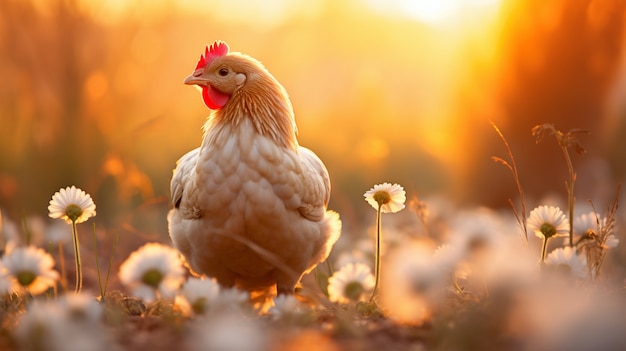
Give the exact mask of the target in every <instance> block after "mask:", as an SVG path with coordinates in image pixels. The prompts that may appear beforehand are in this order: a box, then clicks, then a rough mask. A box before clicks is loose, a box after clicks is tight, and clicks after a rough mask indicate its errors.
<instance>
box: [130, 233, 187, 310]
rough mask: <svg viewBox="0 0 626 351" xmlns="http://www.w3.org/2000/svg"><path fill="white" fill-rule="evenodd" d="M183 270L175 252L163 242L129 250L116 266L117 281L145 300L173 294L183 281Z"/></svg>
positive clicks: (172, 295)
mask: <svg viewBox="0 0 626 351" xmlns="http://www.w3.org/2000/svg"><path fill="white" fill-rule="evenodd" d="M184 273H185V272H184V270H183V266H182V264H181V261H180V258H179V256H178V251H176V249H174V248H171V247H169V246H166V245H162V244H158V243H148V244H145V245H144V246H142V247H140V248H139V249H137V250H136V251H135V252H133V253H131V254H130V256H129V257H128V258H127V259H126V261H124V263H122V265H121V267H120V272H119V277H120V281H121V282H122V283H123V284H124V285H126V286H128V287H129V288H131V289H132V291H133V295H135V296H137V297H140V298H143V299H144V300H146V301H147V302H151V301H153V300H155V299H156V298H157V297H158V296H157V295H160V296H161V297H164V298H171V297H174V296H175V294H176V290H178V288H179V287H180V285H181V284H182V283H183V282H184V280H185V277H184Z"/></svg>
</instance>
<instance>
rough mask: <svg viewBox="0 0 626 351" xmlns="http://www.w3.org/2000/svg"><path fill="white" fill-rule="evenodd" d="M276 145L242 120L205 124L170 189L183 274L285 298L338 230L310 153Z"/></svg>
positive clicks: (323, 178)
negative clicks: (192, 273)
mask: <svg viewBox="0 0 626 351" xmlns="http://www.w3.org/2000/svg"><path fill="white" fill-rule="evenodd" d="M296 150H297V151H294V150H292V149H290V148H287V147H284V146H279V145H278V144H276V143H275V142H274V141H273V140H272V139H270V138H268V137H266V136H263V135H261V134H259V133H258V132H257V130H256V129H255V127H254V126H253V124H252V122H251V121H250V119H248V118H242V119H240V123H238V124H236V125H235V124H227V123H226V124H217V125H211V124H210V122H209V125H208V126H207V128H206V133H205V136H204V139H203V142H202V145H201V147H199V148H197V149H195V150H192V151H190V152H189V153H187V154H186V155H185V156H183V157H182V158H181V159H180V160H179V162H178V165H177V167H176V169H175V171H174V175H173V178H172V182H171V190H172V202H173V203H174V205H175V208H174V209H172V210H171V211H170V212H169V214H168V222H169V232H170V236H171V238H172V241H173V243H174V245H175V246H176V247H177V248H178V249H179V250H180V251H181V252H182V253H183V255H184V256H185V258H186V260H187V263H188V265H189V266H190V268H191V269H192V270H193V271H195V272H197V273H200V274H205V275H207V276H210V277H215V278H217V279H218V281H219V282H220V283H221V284H222V285H226V286H233V285H235V284H237V285H240V286H243V287H245V288H247V289H249V290H254V289H262V288H267V287H270V286H273V285H274V284H277V287H278V291H279V292H293V288H294V287H295V285H296V283H297V282H298V281H299V280H300V278H301V276H302V275H303V274H304V273H306V272H308V271H309V270H311V269H312V268H313V267H315V266H316V265H317V264H318V263H320V262H321V261H323V260H325V259H326V258H327V257H328V254H329V252H330V249H331V248H332V246H333V244H334V243H335V241H336V240H337V239H338V237H339V235H340V231H341V221H340V220H339V215H338V214H337V213H335V212H332V211H327V210H326V206H327V203H328V200H329V196H330V181H329V176H328V172H327V170H326V168H325V166H324V164H323V163H322V162H321V161H320V159H319V158H318V157H317V156H316V155H315V154H314V153H313V152H312V151H310V150H308V149H306V148H303V147H299V146H298V147H297V149H296Z"/></svg>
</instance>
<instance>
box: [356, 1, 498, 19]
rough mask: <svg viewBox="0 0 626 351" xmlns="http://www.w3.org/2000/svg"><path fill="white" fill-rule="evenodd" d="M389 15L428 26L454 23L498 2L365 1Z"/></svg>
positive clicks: (494, 5)
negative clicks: (403, 17) (413, 20)
mask: <svg viewBox="0 0 626 351" xmlns="http://www.w3.org/2000/svg"><path fill="white" fill-rule="evenodd" d="M366 1H367V2H368V3H369V5H370V6H372V7H374V8H376V9H377V10H380V11H382V12H387V13H389V14H390V15H393V16H397V15H404V16H407V17H410V18H414V19H417V20H418V21H421V22H424V23H426V24H430V25H440V24H444V23H446V22H449V21H456V20H458V19H459V18H462V17H464V16H466V15H468V14H469V13H473V12H476V11H480V12H482V11H483V10H487V9H489V8H495V7H496V5H497V4H498V3H499V0H389V1H380V0H366Z"/></svg>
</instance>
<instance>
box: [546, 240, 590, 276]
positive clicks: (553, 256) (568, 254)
mask: <svg viewBox="0 0 626 351" xmlns="http://www.w3.org/2000/svg"><path fill="white" fill-rule="evenodd" d="M546 266H547V267H548V268H551V269H553V270H555V271H557V272H558V273H561V274H564V275H566V276H572V277H574V278H579V279H585V278H586V277H587V272H588V269H587V258H586V257H585V256H584V255H577V254H576V251H575V250H574V249H572V248H571V247H570V246H566V247H562V248H558V249H555V250H553V251H552V252H550V254H548V257H547V258H546Z"/></svg>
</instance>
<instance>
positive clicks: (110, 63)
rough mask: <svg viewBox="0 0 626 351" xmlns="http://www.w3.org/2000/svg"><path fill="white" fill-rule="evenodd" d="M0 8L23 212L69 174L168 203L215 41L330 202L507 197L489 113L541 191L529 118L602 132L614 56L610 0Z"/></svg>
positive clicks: (15, 192) (32, 4) (609, 125)
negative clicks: (240, 56)
mask: <svg viewBox="0 0 626 351" xmlns="http://www.w3.org/2000/svg"><path fill="white" fill-rule="evenodd" d="M2 6H4V10H5V11H3V13H4V15H2V14H0V21H2V24H1V25H0V62H1V63H3V65H2V66H0V74H2V75H3V76H4V77H6V78H5V79H7V80H8V81H10V82H11V83H12V84H6V85H5V86H3V87H1V88H0V89H1V91H0V93H2V95H1V96H0V113H1V114H0V119H1V122H2V125H3V126H4V128H3V130H1V131H0V147H1V148H2V151H1V152H2V155H1V156H2V159H3V162H2V164H1V165H0V200H1V201H0V207H2V206H3V205H5V206H6V204H8V203H12V201H18V202H19V207H21V208H25V209H32V208H34V207H35V206H34V205H31V203H37V202H40V201H43V200H44V199H45V198H47V197H48V196H49V194H51V193H53V192H54V191H56V190H58V188H59V187H61V186H67V185H68V184H69V183H70V182H71V183H76V185H77V186H81V187H82V188H84V189H85V190H88V191H89V190H90V188H91V189H92V190H91V191H90V192H92V193H97V192H98V191H103V192H105V191H104V190H102V189H105V188H107V187H109V186H112V185H111V184H113V185H114V186H115V189H116V191H119V192H120V195H119V197H120V198H121V200H123V201H134V200H132V199H135V198H137V197H139V198H143V199H145V198H149V197H151V196H169V178H170V176H171V169H172V168H173V167H174V164H175V162H176V160H177V159H178V157H180V156H181V155H183V154H184V153H185V152H186V151H188V150H190V149H192V148H195V147H197V146H198V145H199V143H200V137H201V131H200V127H201V125H202V124H203V121H204V119H205V118H206V116H207V115H208V111H207V110H206V108H205V107H204V104H203V103H202V101H201V98H200V95H199V93H198V92H197V91H196V90H195V89H193V88H191V87H188V86H185V85H183V84H182V80H183V78H184V77H185V76H187V75H188V74H189V73H190V72H191V71H192V70H193V68H194V67H195V63H196V61H197V58H198V56H199V55H200V53H201V52H202V50H203V48H204V46H205V45H206V44H208V43H211V42H213V41H214V40H217V39H221V40H225V41H227V42H228V44H229V45H230V47H231V49H232V50H233V51H241V52H244V53H247V54H249V55H251V56H254V57H256V58H257V59H259V60H261V61H262V62H263V63H264V64H265V66H266V67H267V68H268V70H269V71H270V72H272V73H273V74H274V75H275V76H276V78H277V79H278V80H279V81H280V82H281V83H282V84H283V85H284V86H285V88H286V89H287V91H288V92H289V94H290V97H291V99H292V103H293V105H294V109H295V112H296V121H297V123H298V127H299V140H300V144H302V145H304V146H307V147H309V148H311V149H313V150H314V151H316V152H317V153H318V154H319V155H320V157H321V158H322V159H323V160H324V162H325V163H326V165H327V167H328V168H329V171H330V173H331V178H332V180H333V187H334V191H333V200H332V201H335V202H336V205H337V206H346V207H348V206H349V205H350V204H352V203H354V202H360V201H361V199H360V196H361V194H362V193H363V192H364V191H365V190H367V189H368V188H369V187H371V186H372V185H373V184H376V183H380V182H384V181H389V182H400V183H402V184H403V185H405V187H407V189H408V190H409V192H411V191H414V192H418V193H420V194H423V193H433V192H447V193H452V194H453V195H454V196H458V197H460V198H462V197H463V196H465V197H467V196H470V197H471V196H476V194H474V193H475V192H476V189H480V188H481V186H482V187H484V186H485V184H487V185H488V186H495V188H496V189H498V191H496V192H497V193H498V194H504V195H499V198H498V199H497V200H494V201H500V200H501V198H503V197H505V196H512V195H514V194H509V193H508V192H509V191H511V190H513V189H514V188H513V187H512V185H513V184H512V181H511V179H509V178H507V177H508V174H507V173H506V170H503V169H501V167H500V166H498V165H494V164H492V162H491V156H493V155H498V156H503V153H504V149H503V147H502V145H501V143H500V142H499V140H498V138H497V136H496V135H495V133H494V132H493V131H492V130H491V129H490V128H491V127H490V125H489V122H490V121H494V122H496V123H497V124H498V125H499V126H500V127H501V128H502V130H503V131H504V133H505V134H506V135H510V136H511V138H512V142H513V144H514V145H516V147H517V148H518V150H521V151H519V152H520V153H522V154H521V155H520V162H521V163H522V164H523V165H526V168H527V169H528V171H527V172H528V175H527V176H528V179H529V182H530V183H531V184H535V183H533V182H536V183H537V184H539V183H541V182H540V181H539V180H537V181H534V180H533V178H532V177H533V176H534V174H535V173H536V172H534V171H533V169H534V167H536V166H537V165H533V163H532V162H533V159H534V158H537V156H536V155H535V156H532V155H531V154H529V155H528V156H527V155H525V154H523V153H525V152H527V150H531V151H528V152H538V149H530V147H531V146H532V147H535V145H534V142H533V140H532V139H531V138H530V137H529V135H530V128H531V127H532V126H533V125H534V124H537V123H544V122H553V123H557V124H559V126H562V128H563V129H565V130H567V129H569V128H575V127H580V128H595V127H596V126H597V127H598V130H597V132H598V133H596V134H598V135H602V133H603V131H605V130H607V129H608V130H617V129H616V127H615V126H617V124H615V122H614V121H615V119H611V118H612V117H610V116H608V115H609V114H610V113H609V112H607V111H609V110H610V109H608V108H606V101H607V99H608V97H609V96H620V94H619V89H617V88H615V87H616V86H617V87H619V85H618V84H617V83H618V82H619V81H620V78H619V77H620V74H622V73H621V72H623V69H622V68H621V67H623V66H625V65H624V64H623V61H624V60H622V59H621V57H622V56H621V47H622V46H623V45H622V42H623V32H624V31H623V25H624V20H623V17H624V16H621V17H620V14H622V15H623V13H624V7H625V6H624V4H622V2H621V1H618V0H581V1H579V2H576V3H575V4H572V3H570V2H568V1H565V0H552V1H540V0H528V1H521V0H500V1H498V0H437V1H430V0H348V1H333V0H306V1H305V0H300V1H290V0H266V1H245V0H74V1H65V0H58V1H56V0H55V1H48V0H46V1H44V0H31V1H23V0H8V1H6V2H5V3H4V4H3V5H2ZM616 92H617V93H616ZM615 101H617V103H614V104H613V106H614V107H615V106H617V110H619V106H620V105H619V101H621V100H620V99H619V98H617V99H615V98H614V100H613V102H615ZM589 116H594V117H595V118H596V121H599V122H598V123H595V124H590V123H589V121H590V119H589ZM607 116H608V117H607ZM604 139H605V140H611V138H604ZM607 145H608V144H606V143H605V144H602V143H600V144H598V145H596V146H598V147H607ZM609 146H610V145H609ZM67 150H75V151H77V152H74V153H69V154H68V153H67V152H68V151H67ZM603 150H604V151H603V152H604V155H609V154H610V153H607V152H606V149H603ZM550 151H555V150H550ZM544 154H552V152H549V153H545V152H544ZM554 154H555V155H557V156H558V153H557V152H554ZM542 162H544V163H545V162H548V163H549V164H555V165H557V164H558V161H554V160H548V161H546V160H543V161H542ZM50 169H54V170H55V171H54V172H50V171H49V170H50ZM42 172H47V174H49V175H48V177H47V178H46V181H43V182H42V181H40V179H39V178H38V177H37V175H38V174H41V173H42ZM538 179H539V178H538ZM480 182H483V183H480ZM556 184H562V179H560V178H558V177H556ZM464 193H467V194H466V195H464ZM483 193H484V191H483ZM118 200H119V199H118ZM476 200H480V199H478V198H477V199H476ZM44 202H45V201H44Z"/></svg>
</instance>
